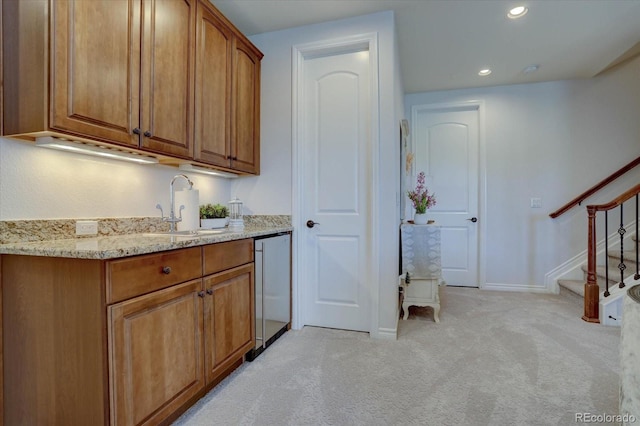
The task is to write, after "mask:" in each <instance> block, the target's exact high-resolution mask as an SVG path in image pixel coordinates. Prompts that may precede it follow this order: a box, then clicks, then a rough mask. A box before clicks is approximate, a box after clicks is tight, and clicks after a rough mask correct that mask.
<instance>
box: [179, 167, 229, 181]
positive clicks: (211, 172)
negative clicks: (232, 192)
mask: <svg viewBox="0 0 640 426" xmlns="http://www.w3.org/2000/svg"><path fill="white" fill-rule="evenodd" d="M178 168H179V169H180V170H182V171H183V172H192V173H202V174H204V175H211V176H218V177H223V178H227V179H234V178H237V177H238V175H234V174H233V173H227V172H221V171H218V170H213V169H208V168H206V167H199V166H194V165H193V164H180V166H178Z"/></svg>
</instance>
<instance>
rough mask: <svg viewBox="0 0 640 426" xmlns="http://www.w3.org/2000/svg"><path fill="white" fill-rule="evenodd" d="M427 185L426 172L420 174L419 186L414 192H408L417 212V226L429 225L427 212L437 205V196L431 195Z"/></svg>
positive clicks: (414, 218) (415, 217)
mask: <svg viewBox="0 0 640 426" xmlns="http://www.w3.org/2000/svg"><path fill="white" fill-rule="evenodd" d="M424 183H425V175H424V172H420V173H419V174H418V185H417V186H416V188H415V189H414V190H413V191H407V196H408V197H409V199H410V200H411V202H412V203H413V208H414V209H415V210H416V213H415V215H414V216H413V223H414V224H416V225H426V224H427V210H429V209H430V208H431V207H433V206H435V205H436V194H429V190H428V189H427V187H426V186H424Z"/></svg>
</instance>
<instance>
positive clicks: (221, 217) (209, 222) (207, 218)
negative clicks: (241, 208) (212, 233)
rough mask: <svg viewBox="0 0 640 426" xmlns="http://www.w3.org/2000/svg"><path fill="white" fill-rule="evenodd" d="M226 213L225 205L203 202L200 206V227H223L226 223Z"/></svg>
mask: <svg viewBox="0 0 640 426" xmlns="http://www.w3.org/2000/svg"><path fill="white" fill-rule="evenodd" d="M228 213H229V211H228V210H227V206H223V205H222V204H204V205H202V206H200V227H202V228H205V229H213V228H224V227H225V226H226V225H227V216H228Z"/></svg>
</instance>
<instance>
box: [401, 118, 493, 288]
mask: <svg viewBox="0 0 640 426" xmlns="http://www.w3.org/2000/svg"><path fill="white" fill-rule="evenodd" d="M412 120H413V126H414V132H413V134H414V138H413V143H414V153H415V163H414V173H413V174H414V179H413V184H412V186H410V188H409V189H411V188H413V187H414V186H415V182H416V180H415V176H416V175H417V174H418V173H419V172H421V171H423V172H424V173H425V175H426V186H427V188H428V189H429V191H430V192H434V193H435V195H436V200H437V203H436V205H435V206H434V207H432V208H431V209H429V211H428V216H429V219H434V220H435V222H436V225H439V226H441V230H442V232H441V236H442V242H441V244H442V274H443V278H444V280H445V281H446V282H447V284H448V285H454V286H467V287H479V276H478V263H479V262H478V233H479V229H480V227H479V222H480V221H481V220H482V217H480V216H479V211H478V200H479V198H478V195H479V194H478V188H479V184H478V183H479V111H478V107H477V106H472V107H470V108H431V107H426V106H424V107H420V106H417V107H414V110H413V118H412Z"/></svg>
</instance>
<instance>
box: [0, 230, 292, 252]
mask: <svg viewBox="0 0 640 426" xmlns="http://www.w3.org/2000/svg"><path fill="white" fill-rule="evenodd" d="M290 231H293V227H292V226H286V225H274V224H259V223H257V224H249V225H245V228H244V230H243V231H241V232H225V233H222V234H213V235H202V236H169V235H167V236H155V235H154V236H148V235H145V234H131V235H114V236H104V237H94V238H67V239H58V240H45V241H34V242H14V243H7V244H0V254H18V255H26V256H45V257H66V258H76V259H115V258H119V257H126V256H135V255H139V254H147V253H156V252H160V251H166V250H175V249H179V248H184V247H197V246H202V245H206V244H214V243H220V242H224V241H232V240H240V239H243V238H253V237H260V236H266V235H272V234H277V233H280V232H290Z"/></svg>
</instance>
